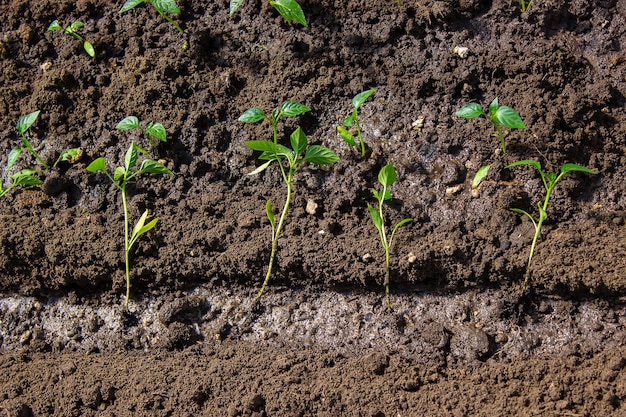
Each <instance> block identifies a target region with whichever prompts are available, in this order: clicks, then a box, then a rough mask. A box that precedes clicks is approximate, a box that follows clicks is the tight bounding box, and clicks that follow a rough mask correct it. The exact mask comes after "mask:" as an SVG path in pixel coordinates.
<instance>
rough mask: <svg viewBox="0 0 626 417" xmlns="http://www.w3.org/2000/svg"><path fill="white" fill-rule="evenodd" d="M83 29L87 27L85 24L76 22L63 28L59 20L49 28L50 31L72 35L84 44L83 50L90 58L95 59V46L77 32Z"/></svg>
mask: <svg viewBox="0 0 626 417" xmlns="http://www.w3.org/2000/svg"><path fill="white" fill-rule="evenodd" d="M82 27H85V24H84V23H83V22H74V23H72V24H71V25H69V26H67V27H63V26H61V24H60V23H59V21H58V20H54V21H53V22H52V23H50V26H48V31H53V30H58V29H62V30H63V32H64V33H67V34H68V35H71V36H73V37H74V38H75V39H78V40H79V41H81V42H82V43H83V48H85V52H87V54H88V55H89V56H90V57H92V58H95V57H96V51H95V50H94V49H93V45H92V44H91V42H89V41H87V40H86V39H85V38H83V37H82V36H80V35H79V34H78V33H77V32H76V30H77V29H80V28H82Z"/></svg>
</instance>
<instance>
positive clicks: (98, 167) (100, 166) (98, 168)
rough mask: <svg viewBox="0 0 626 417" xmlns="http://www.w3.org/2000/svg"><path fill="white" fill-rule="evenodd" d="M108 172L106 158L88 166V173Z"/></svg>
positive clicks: (96, 160)
mask: <svg viewBox="0 0 626 417" xmlns="http://www.w3.org/2000/svg"><path fill="white" fill-rule="evenodd" d="M106 170H107V160H106V159H105V158H98V159H95V160H94V161H93V162H92V163H90V164H89V165H87V171H89V172H105V171H106Z"/></svg>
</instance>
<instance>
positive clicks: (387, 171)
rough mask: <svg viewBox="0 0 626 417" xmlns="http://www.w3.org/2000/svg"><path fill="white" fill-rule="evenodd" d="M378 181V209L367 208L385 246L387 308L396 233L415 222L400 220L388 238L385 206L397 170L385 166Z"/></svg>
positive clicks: (376, 192) (368, 205) (388, 305)
mask: <svg viewBox="0 0 626 417" xmlns="http://www.w3.org/2000/svg"><path fill="white" fill-rule="evenodd" d="M378 181H379V182H380V183H381V184H382V186H383V189H382V191H378V190H376V189H372V194H374V198H376V200H377V201H378V208H376V207H374V206H372V205H371V204H369V203H368V204H367V208H368V210H369V212H370V215H371V217H372V223H374V226H376V229H378V235H379V237H380V243H381V244H382V245H383V249H384V250H385V282H384V284H385V298H386V300H387V307H391V301H390V300H389V274H390V267H389V258H390V252H391V245H392V243H393V237H394V235H395V234H396V231H397V230H398V228H400V226H402V225H404V224H406V223H409V222H411V221H413V219H410V218H406V219H402V220H400V221H399V222H398V223H396V225H395V226H393V229H392V230H391V236H390V237H389V238H388V237H387V231H386V229H385V216H384V214H383V205H384V202H385V201H388V200H391V191H389V187H391V186H392V185H393V183H394V182H396V170H395V168H394V167H393V165H392V164H389V165H385V166H384V167H383V168H382V169H381V170H380V171H379V173H378Z"/></svg>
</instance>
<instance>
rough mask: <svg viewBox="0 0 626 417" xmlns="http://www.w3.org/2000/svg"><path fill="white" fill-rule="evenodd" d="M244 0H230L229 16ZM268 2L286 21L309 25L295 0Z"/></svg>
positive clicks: (270, 0)
mask: <svg viewBox="0 0 626 417" xmlns="http://www.w3.org/2000/svg"><path fill="white" fill-rule="evenodd" d="M244 1H245V0H230V15H231V16H232V15H233V14H235V12H237V10H239V8H240V7H241V5H242V4H243V2H244ZM269 3H270V6H272V7H273V8H275V9H276V10H277V11H278V13H280V15H281V16H282V17H283V18H284V19H285V20H286V21H287V22H288V23H294V22H295V23H300V24H301V25H302V26H305V27H306V26H308V25H309V24H308V22H307V21H306V17H304V12H303V11H302V7H300V5H299V4H298V2H296V1H295V0H269Z"/></svg>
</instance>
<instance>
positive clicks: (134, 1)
mask: <svg viewBox="0 0 626 417" xmlns="http://www.w3.org/2000/svg"><path fill="white" fill-rule="evenodd" d="M144 1H145V0H127V1H126V3H124V5H123V6H122V8H121V9H120V11H119V13H124V12H127V11H129V10H130V9H132V8H134V7H135V6H138V5H140V4H141V3H143V2H144Z"/></svg>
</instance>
